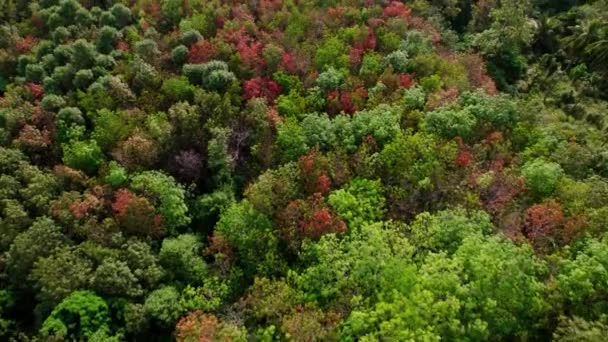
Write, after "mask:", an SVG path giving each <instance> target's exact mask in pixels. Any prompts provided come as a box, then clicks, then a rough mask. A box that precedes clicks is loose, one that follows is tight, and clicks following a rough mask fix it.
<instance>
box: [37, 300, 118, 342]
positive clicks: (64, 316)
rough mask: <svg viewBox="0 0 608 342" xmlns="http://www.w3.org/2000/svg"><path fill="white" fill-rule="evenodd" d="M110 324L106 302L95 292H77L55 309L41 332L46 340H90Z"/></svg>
mask: <svg viewBox="0 0 608 342" xmlns="http://www.w3.org/2000/svg"><path fill="white" fill-rule="evenodd" d="M109 324H110V313H109V308H108V305H107V304H106V302H105V301H104V300H103V299H102V298H101V297H99V296H97V295H96V294H95V293H93V292H90V291H76V292H74V293H72V294H71V295H70V296H69V297H67V298H65V299H64V300H63V301H62V302H61V303H59V305H57V306H56V307H55V308H54V309H53V312H51V314H50V315H49V317H48V318H47V319H46V320H45V321H44V323H43V324H42V328H41V329H40V332H41V334H42V335H43V336H45V337H46V338H61V339H70V340H81V339H87V340H88V339H89V338H91V337H92V336H93V335H94V334H95V333H96V332H97V331H99V330H105V329H108V325H109Z"/></svg>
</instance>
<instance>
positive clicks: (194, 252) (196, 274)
mask: <svg viewBox="0 0 608 342" xmlns="http://www.w3.org/2000/svg"><path fill="white" fill-rule="evenodd" d="M201 249H202V244H201V242H200V241H199V238H198V237H197V236H195V235H192V234H182V235H179V236H177V237H176V238H169V239H165V240H163V243H162V247H161V249H160V252H159V254H158V257H159V262H160V264H161V265H162V266H163V267H164V268H165V270H166V271H167V273H168V274H169V275H170V277H171V278H172V280H174V281H175V280H177V281H183V282H184V283H186V284H192V285H196V284H200V283H202V282H203V279H204V277H205V275H206V274H207V265H206V264H205V261H204V260H203V259H202V253H201V252H202V251H201Z"/></svg>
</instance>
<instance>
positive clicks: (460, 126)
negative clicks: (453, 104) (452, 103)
mask: <svg viewBox="0 0 608 342" xmlns="http://www.w3.org/2000/svg"><path fill="white" fill-rule="evenodd" d="M424 122H425V124H426V126H425V127H426V129H427V131H429V132H432V133H435V134H437V135H439V136H441V137H443V138H447V139H453V138H456V137H461V138H463V139H468V138H470V137H471V135H472V134H473V129H474V128H475V125H477V119H476V118H475V116H473V115H472V114H471V112H470V111H469V110H468V109H458V108H440V109H437V110H435V111H432V112H430V113H427V114H426V117H425V118H424Z"/></svg>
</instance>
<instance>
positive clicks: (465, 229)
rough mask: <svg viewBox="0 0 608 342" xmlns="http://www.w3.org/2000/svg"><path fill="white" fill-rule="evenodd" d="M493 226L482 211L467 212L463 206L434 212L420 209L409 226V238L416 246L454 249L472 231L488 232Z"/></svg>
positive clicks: (447, 250)
mask: <svg viewBox="0 0 608 342" xmlns="http://www.w3.org/2000/svg"><path fill="white" fill-rule="evenodd" d="M493 228H494V226H493V224H492V221H491V217H490V215H488V214H487V213H486V212H484V211H472V212H467V211H465V210H464V209H462V208H458V209H447V210H443V211H440V212H437V213H435V214H432V215H431V214H429V213H421V214H418V215H417V216H416V219H415V220H414V222H412V223H411V224H410V225H409V226H408V230H409V231H410V232H411V236H410V239H411V240H412V243H414V244H415V245H416V246H418V248H420V249H423V250H426V251H431V252H440V251H444V252H447V253H449V254H452V253H454V252H455V251H456V250H457V249H458V248H459V247H460V244H461V243H462V241H463V240H464V239H465V238H467V237H469V236H473V235H489V234H490V233H492V230H493Z"/></svg>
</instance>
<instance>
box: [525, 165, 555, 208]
mask: <svg viewBox="0 0 608 342" xmlns="http://www.w3.org/2000/svg"><path fill="white" fill-rule="evenodd" d="M521 173H522V175H523V176H524V178H525V179H526V185H527V186H528V187H529V188H530V190H531V191H532V193H533V195H534V196H536V197H538V198H542V197H546V196H550V195H551V194H553V192H554V191H555V189H556V187H557V184H558V183H559V181H560V179H561V178H562V175H563V170H562V168H561V166H559V164H557V163H553V162H548V161H546V160H544V159H535V160H531V161H529V162H527V163H526V164H525V165H524V166H523V167H522V169H521Z"/></svg>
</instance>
